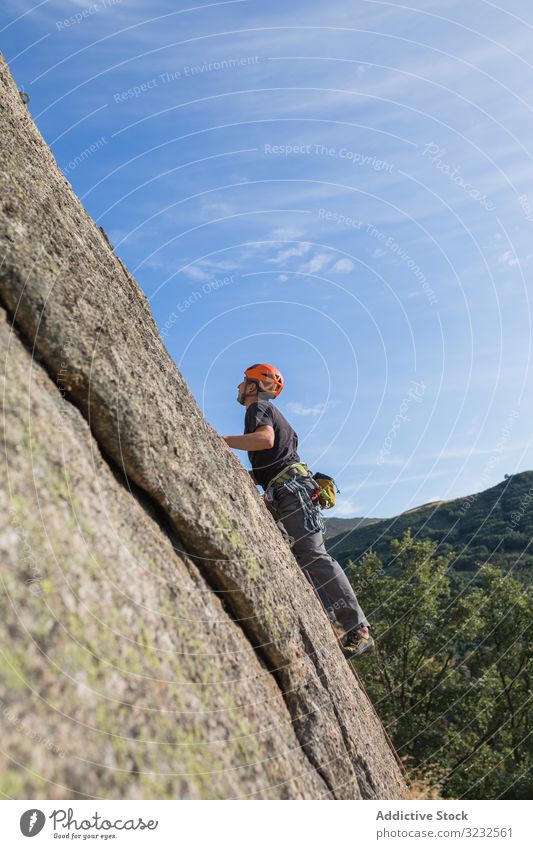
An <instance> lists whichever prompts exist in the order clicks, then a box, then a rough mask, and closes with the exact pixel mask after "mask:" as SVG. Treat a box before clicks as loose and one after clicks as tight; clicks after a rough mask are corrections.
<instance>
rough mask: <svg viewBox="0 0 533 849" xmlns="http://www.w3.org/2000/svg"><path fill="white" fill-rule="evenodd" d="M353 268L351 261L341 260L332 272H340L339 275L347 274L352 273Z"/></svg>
mask: <svg viewBox="0 0 533 849" xmlns="http://www.w3.org/2000/svg"><path fill="white" fill-rule="evenodd" d="M353 267H354V266H353V262H352V261H351V259H339V260H337V262H336V263H335V265H334V266H333V268H332V269H331V271H338V272H339V274H347V273H348V272H349V271H352V269H353Z"/></svg>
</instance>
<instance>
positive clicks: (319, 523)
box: [265, 463, 326, 534]
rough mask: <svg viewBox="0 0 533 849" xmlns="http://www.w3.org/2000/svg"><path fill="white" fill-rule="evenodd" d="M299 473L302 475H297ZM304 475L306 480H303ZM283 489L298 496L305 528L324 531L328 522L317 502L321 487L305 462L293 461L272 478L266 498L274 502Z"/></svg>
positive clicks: (308, 530) (310, 530) (312, 532)
mask: <svg viewBox="0 0 533 849" xmlns="http://www.w3.org/2000/svg"><path fill="white" fill-rule="evenodd" d="M298 475H300V476H301V477H297V476H298ZM302 477H303V478H305V480H302ZM282 489H286V490H287V492H291V493H292V494H293V495H296V496H297V497H298V500H299V502H300V507H301V508H302V512H303V515H304V528H305V530H306V531H307V532H308V533H310V534H316V533H317V532H318V531H321V532H322V533H324V532H325V530H326V523H325V522H324V519H323V518H322V514H321V512H320V507H319V505H318V503H317V498H318V495H319V494H320V487H319V486H318V484H317V483H316V481H315V480H314V479H313V477H312V476H311V473H310V471H309V469H308V468H307V466H306V464H305V463H291V465H290V466H286V467H285V468H284V469H282V470H281V472H279V474H277V475H276V477H275V478H272V480H271V481H270V482H269V483H268V485H267V488H266V490H265V500H266V501H267V502H268V503H270V504H273V502H274V500H275V498H276V496H277V495H279V493H280V492H281V490H282ZM274 490H275V492H274Z"/></svg>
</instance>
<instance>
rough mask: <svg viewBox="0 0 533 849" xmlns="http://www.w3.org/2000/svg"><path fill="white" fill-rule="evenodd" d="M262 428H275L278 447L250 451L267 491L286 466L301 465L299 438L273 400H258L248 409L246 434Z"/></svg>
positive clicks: (256, 473)
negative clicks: (298, 450)
mask: <svg viewBox="0 0 533 849" xmlns="http://www.w3.org/2000/svg"><path fill="white" fill-rule="evenodd" d="M262 425H270V426H271V427H273V428H274V445H273V447H272V448H265V449H264V450H263V451H248V459H249V460H250V463H251V464H252V469H253V473H254V477H255V479H256V481H257V483H258V484H260V485H261V486H262V487H263V489H264V490H265V489H266V488H267V485H268V482H269V481H271V480H272V478H274V477H276V475H278V474H279V473H280V472H281V470H282V469H284V468H285V466H289V465H290V464H291V463H299V462H300V458H299V456H298V453H297V450H296V449H297V448H298V436H297V434H296V433H295V431H294V430H293V429H292V427H291V426H290V424H289V423H288V421H287V419H286V418H285V416H284V415H283V414H282V413H280V411H279V410H278V409H277V407H275V406H274V405H273V404H271V403H270V401H254V403H253V404H250V406H249V407H248V409H247V410H246V416H245V419H244V432H245V433H253V432H254V431H255V430H256V429H257V428H258V427H261V426H262Z"/></svg>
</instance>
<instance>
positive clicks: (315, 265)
mask: <svg viewBox="0 0 533 849" xmlns="http://www.w3.org/2000/svg"><path fill="white" fill-rule="evenodd" d="M331 257H332V254H315V255H314V257H312V258H311V259H310V260H309V262H306V263H304V265H302V266H301V267H300V268H299V271H301V272H302V274H315V273H316V272H317V271H322V269H323V268H325V267H326V265H327V264H328V262H329V261H330V259H331Z"/></svg>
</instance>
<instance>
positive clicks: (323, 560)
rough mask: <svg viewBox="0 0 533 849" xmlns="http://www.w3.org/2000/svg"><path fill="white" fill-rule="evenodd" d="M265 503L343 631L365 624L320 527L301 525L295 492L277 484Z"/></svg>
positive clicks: (356, 602)
mask: <svg viewBox="0 0 533 849" xmlns="http://www.w3.org/2000/svg"><path fill="white" fill-rule="evenodd" d="M265 504H266V506H267V507H268V509H269V510H270V512H271V513H272V515H273V517H274V519H275V520H276V522H277V524H278V527H279V528H280V530H281V532H282V534H283V535H284V536H285V538H286V539H287V535H288V536H289V537H292V539H288V542H289V545H290V546H291V549H292V552H293V554H294V556H295V558H296V561H297V562H298V564H299V565H300V567H301V568H302V569H305V570H306V571H307V572H309V574H310V575H311V577H312V578H313V579H314V581H315V583H316V585H317V588H318V589H319V590H323V591H324V592H325V594H326V595H327V597H328V600H329V603H330V604H331V606H332V608H333V612H334V614H335V616H336V618H337V619H338V621H339V622H340V623H341V625H342V626H343V627H344V628H345V629H346V630H347V631H349V630H350V628H355V627H357V625H368V620H367V619H366V617H365V614H364V613H363V611H362V610H361V607H360V605H359V602H358V601H357V596H356V595H355V593H354V591H353V589H352V586H351V584H350V582H349V580H348V578H347V577H346V575H345V574H344V571H343V569H342V568H341V566H340V565H339V564H338V563H337V561H336V560H334V559H333V557H331V555H330V554H328V552H327V551H326V547H325V545H324V537H323V535H322V533H321V531H317V532H316V533H309V531H307V530H306V529H305V527H304V518H305V517H304V513H303V510H302V506H301V504H300V500H299V498H298V496H297V495H296V494H295V493H292V492H289V491H288V490H287V489H284V488H283V487H281V486H277V487H275V489H274V492H273V500H272V501H268V500H265Z"/></svg>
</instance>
